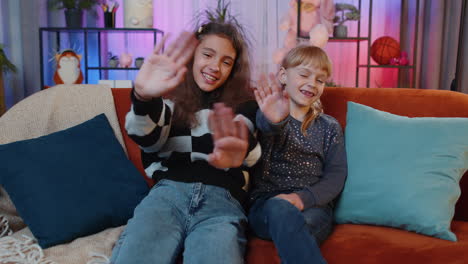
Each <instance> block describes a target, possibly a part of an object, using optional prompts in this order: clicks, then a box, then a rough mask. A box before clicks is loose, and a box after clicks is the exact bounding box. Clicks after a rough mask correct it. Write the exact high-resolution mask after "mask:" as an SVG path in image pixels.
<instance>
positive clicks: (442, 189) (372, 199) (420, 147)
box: [335, 102, 468, 241]
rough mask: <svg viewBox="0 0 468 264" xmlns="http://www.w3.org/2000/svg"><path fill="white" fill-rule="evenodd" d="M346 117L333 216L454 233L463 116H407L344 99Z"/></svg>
mask: <svg viewBox="0 0 468 264" xmlns="http://www.w3.org/2000/svg"><path fill="white" fill-rule="evenodd" d="M346 122H347V125H346V132H345V141H346V152H347V156H348V177H347V179H346V183H345V187H344V189H343V192H342V194H341V197H340V199H339V200H338V203H337V207H336V210H335V211H336V212H335V213H336V214H335V220H336V222H337V223H356V224H373V225H382V226H390V227H395V228H401V229H405V230H408V231H414V232H417V233H420V234H425V235H428V236H434V237H438V238H441V239H446V240H451V241H456V240H457V238H456V236H455V234H454V233H453V232H451V230H450V223H451V221H452V218H453V215H454V211H455V203H456V201H457V199H458V197H459V196H460V187H459V181H460V178H461V177H462V175H463V174H464V172H465V171H466V170H467V169H468V138H467V135H468V118H432V117H421V118H408V117H404V116H398V115H394V114H391V113H387V112H383V111H379V110H377V109H373V108H371V107H368V106H365V105H361V104H357V103H353V102H348V112H347V121H346Z"/></svg>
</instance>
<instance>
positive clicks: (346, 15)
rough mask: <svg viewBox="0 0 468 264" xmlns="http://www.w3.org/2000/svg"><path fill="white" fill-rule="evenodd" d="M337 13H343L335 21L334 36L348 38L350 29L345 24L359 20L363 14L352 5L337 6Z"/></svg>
mask: <svg viewBox="0 0 468 264" xmlns="http://www.w3.org/2000/svg"><path fill="white" fill-rule="evenodd" d="M335 12H336V13H338V12H341V14H338V15H337V16H335V18H334V19H333V22H334V23H335V26H334V27H333V36H334V37H337V38H346V37H347V36H348V27H346V26H345V25H343V24H344V22H346V21H348V20H359V19H360V18H361V14H360V13H359V10H358V9H357V8H356V7H355V6H354V5H351V4H346V3H338V4H335Z"/></svg>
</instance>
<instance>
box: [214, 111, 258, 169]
mask: <svg viewBox="0 0 468 264" xmlns="http://www.w3.org/2000/svg"><path fill="white" fill-rule="evenodd" d="M233 119H234V114H233V112H232V109H231V108H229V107H226V106H225V105H224V104H223V103H217V104H215V105H214V109H213V111H212V112H211V113H210V116H209V124H210V128H211V131H212V135H213V144H214V148H213V152H212V153H211V154H210V155H208V162H209V163H210V164H211V165H212V166H213V167H215V168H218V169H226V168H236V167H239V166H240V165H242V162H243V161H244V159H245V156H246V154H247V149H248V146H249V142H248V128H247V125H246V124H245V123H244V122H243V121H234V120H233Z"/></svg>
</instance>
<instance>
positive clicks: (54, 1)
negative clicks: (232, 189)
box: [49, 0, 100, 28]
mask: <svg viewBox="0 0 468 264" xmlns="http://www.w3.org/2000/svg"><path fill="white" fill-rule="evenodd" d="M99 3H100V1H99V0H49V8H50V9H65V11H64V14H65V21H66V24H67V27H75V28H76V27H82V25H83V10H88V11H91V10H92V8H93V7H94V6H95V5H98V4H99ZM94 14H95V15H97V13H96V12H95V11H94Z"/></svg>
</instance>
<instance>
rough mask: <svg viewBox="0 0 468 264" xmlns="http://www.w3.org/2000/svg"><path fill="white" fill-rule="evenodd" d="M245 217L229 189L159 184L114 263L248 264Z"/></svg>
mask: <svg viewBox="0 0 468 264" xmlns="http://www.w3.org/2000/svg"><path fill="white" fill-rule="evenodd" d="M246 226H247V217H246V216H245V212H244V209H243V208H242V206H241V205H240V203H239V202H238V201H237V200H235V199H234V198H233V197H232V196H231V194H230V193H229V191H228V190H226V189H224V188H221V187H216V186H212V185H205V184H202V183H183V182H175V181H171V180H165V179H163V180H160V181H159V182H158V183H157V184H156V185H155V186H154V187H153V188H152V190H151V191H150V193H149V194H148V196H147V197H145V198H144V199H143V200H142V201H141V203H140V204H139V205H138V206H137V208H136V209H135V213H134V216H133V218H132V219H130V220H129V221H128V224H127V227H126V228H125V230H124V231H123V232H122V235H121V236H120V238H119V240H118V241H117V243H116V245H115V247H114V249H113V252H112V257H111V263H113V264H121V263H132V264H133V263H138V264H145V263H152V264H155V263H161V264H169V263H175V262H176V260H177V259H178V256H179V255H180V253H181V252H182V251H183V259H184V263H200V264H201V263H203V264H219V263H232V264H238V263H244V252H245V246H246V242H247V239H246V237H245V229H246Z"/></svg>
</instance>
